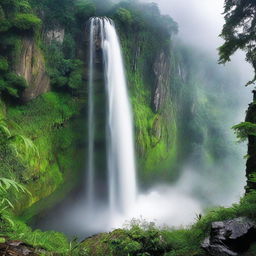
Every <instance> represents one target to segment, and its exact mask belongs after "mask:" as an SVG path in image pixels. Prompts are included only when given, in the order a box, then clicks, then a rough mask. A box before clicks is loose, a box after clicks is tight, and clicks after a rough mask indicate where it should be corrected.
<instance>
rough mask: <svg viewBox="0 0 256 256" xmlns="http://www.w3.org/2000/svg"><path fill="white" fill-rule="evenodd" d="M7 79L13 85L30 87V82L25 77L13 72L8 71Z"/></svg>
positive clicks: (21, 87)
mask: <svg viewBox="0 0 256 256" xmlns="http://www.w3.org/2000/svg"><path fill="white" fill-rule="evenodd" d="M6 81H7V83H8V84H9V85H10V86H11V87H15V88H20V89H23V88H26V87H28V84H27V82H26V80H25V79H24V77H23V76H20V75H17V74H15V73H13V72H11V73H8V74H7V75H6Z"/></svg>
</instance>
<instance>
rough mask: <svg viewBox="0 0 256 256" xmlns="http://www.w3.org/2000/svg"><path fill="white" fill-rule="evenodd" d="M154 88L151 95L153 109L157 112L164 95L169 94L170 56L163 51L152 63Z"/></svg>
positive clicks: (162, 102)
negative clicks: (154, 79)
mask: <svg viewBox="0 0 256 256" xmlns="http://www.w3.org/2000/svg"><path fill="white" fill-rule="evenodd" d="M154 74H155V78H156V81H155V90H154V96H153V104H154V110H155V111H156V112H158V111H159V110H160V109H161V107H162V106H163V104H164V102H165V99H166V97H168V96H169V94H168V88H169V84H170V76H171V68H170V57H169V56H167V55H166V54H165V53H164V52H163V51H162V52H160V54H159V55H158V56H157V59H156V61H155V64H154Z"/></svg>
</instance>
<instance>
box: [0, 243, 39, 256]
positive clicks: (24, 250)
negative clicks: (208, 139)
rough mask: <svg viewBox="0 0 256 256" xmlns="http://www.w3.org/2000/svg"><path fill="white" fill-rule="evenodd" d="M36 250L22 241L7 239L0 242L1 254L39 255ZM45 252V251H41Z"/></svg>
mask: <svg viewBox="0 0 256 256" xmlns="http://www.w3.org/2000/svg"><path fill="white" fill-rule="evenodd" d="M35 251H36V250H35V249H34V248H32V247H31V246H29V245H27V244H25V243H23V242H22V241H16V240H15V241H14V240H13V241H6V242H4V243H0V255H6V256H8V255H10V256H38V255H39V254H38V253H36V252H35ZM40 252H41V253H43V251H40Z"/></svg>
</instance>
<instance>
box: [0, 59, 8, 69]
mask: <svg viewBox="0 0 256 256" xmlns="http://www.w3.org/2000/svg"><path fill="white" fill-rule="evenodd" d="M8 68H9V65H8V61H7V59H6V58H3V57H0V71H7V70H8Z"/></svg>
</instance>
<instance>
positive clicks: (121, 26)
mask: <svg viewBox="0 0 256 256" xmlns="http://www.w3.org/2000/svg"><path fill="white" fill-rule="evenodd" d="M224 15H225V25H224V27H223V30H222V32H221V31H220V32H221V37H222V38H223V39H224V44H223V45H222V46H220V48H219V56H220V57H219V62H220V64H223V63H226V62H228V61H230V57H231V56H232V55H233V54H234V53H235V52H236V51H237V50H238V49H242V50H244V51H245V52H246V60H247V61H248V62H249V63H250V64H252V66H253V67H254V69H255V74H256V57H255V56H256V54H255V51H256V46H255V33H256V32H255V27H256V22H255V21H256V3H255V1H254V0H245V1H235V0H225V6H224ZM92 17H108V18H109V19H111V20H112V21H113V22H114V23H115V29H116V31H117V34H118V35H119V38H120V45H121V49H122V56H123V59H124V63H125V65H124V66H125V71H126V78H127V88H128V92H129V99H130V102H131V106H132V107H131V108H132V112H133V119H134V141H135V143H134V144H135V153H136V161H137V174H136V175H137V182H138V186H139V187H140V190H141V191H147V190H149V189H150V187H152V186H153V185H157V184H159V183H161V182H164V183H169V184H175V182H177V181H178V180H179V179H180V177H181V176H182V174H184V168H186V166H188V165H189V166H190V168H191V169H193V170H196V172H197V174H198V175H200V176H201V177H204V178H205V179H207V177H209V175H212V173H215V175H212V176H211V179H212V180H213V183H216V184H222V186H221V187H216V186H217V185H216V186H213V187H209V186H208V184H204V185H203V184H202V186H201V188H199V185H198V184H197V187H198V188H197V189H196V190H195V191H193V193H194V194H195V197H196V198H198V200H199V199H200V201H202V202H203V203H202V205H203V208H204V209H203V212H198V213H196V212H195V213H194V214H197V215H195V216H192V219H193V218H194V224H193V225H191V226H188V227H187V226H182V227H180V228H175V229H173V228H171V227H163V228H160V227H158V226H157V225H156V224H155V223H153V222H147V221H146V220H144V219H143V216H142V219H140V220H137V219H133V220H131V221H130V222H129V224H127V225H126V226H125V227H120V229H116V230H114V231H112V232H110V233H107V232H106V233H100V234H98V235H94V236H91V237H89V238H86V237H82V238H81V237H79V239H77V238H76V237H72V238H71V237H68V236H67V234H64V233H61V232H57V231H42V230H40V229H38V225H37V223H38V220H39V219H40V218H41V217H42V216H46V218H47V216H48V215H47V214H49V213H50V215H51V216H52V215H54V214H55V215H56V214H59V212H58V211H57V209H56V205H57V208H59V205H60V204H62V205H63V202H64V204H65V202H66V201H65V200H66V199H67V198H73V196H74V194H77V193H80V192H81V191H82V190H83V186H84V179H85V178H86V177H84V176H85V174H84V170H85V169H86V165H87V162H88V161H89V160H88V159H87V158H88V157H87V150H88V148H87V147H88V143H89V142H88V141H89V138H87V137H86V134H87V132H88V127H89V124H88V123H89V121H88V115H89V114H88V113H89V112H88V104H89V97H88V95H89V84H90V73H91V71H90V61H89V57H88V55H89V48H90V44H91V42H92V41H93V43H95V45H96V46H95V47H96V53H97V54H96V56H95V62H96V65H95V70H94V76H95V77H96V78H95V80H94V88H95V89H94V90H95V92H94V93H95V95H94V101H95V103H94V106H95V116H96V117H95V126H94V130H95V142H94V144H95V156H94V157H95V159H96V158H97V159H99V161H96V162H95V169H97V170H100V171H99V173H98V174H97V175H98V176H97V177H98V178H99V180H100V181H99V183H97V187H96V190H97V192H98V193H100V192H101V189H102V187H103V189H102V190H104V185H102V184H103V183H102V182H101V180H103V179H104V177H105V175H106V174H105V173H104V172H103V170H104V169H105V166H106V165H107V160H106V156H105V155H106V152H105V151H106V144H107V140H106V139H105V137H107V136H106V130H105V126H104V125H105V123H106V116H105V114H106V112H105V107H104V106H105V105H106V104H107V103H106V102H107V100H106V98H105V97H106V92H105V90H104V89H102V88H104V87H103V84H102V83H103V82H102V81H103V80H104V79H103V77H104V75H103V71H102V70H103V68H102V62H104V61H103V60H102V59H104V56H102V55H104V54H102V53H101V49H100V48H101V46H99V45H100V43H99V39H93V40H91V39H90V22H92V20H93V19H92ZM105 19H106V20H108V19H107V18H105ZM103 20H104V19H103ZM178 31H179V26H178V24H177V23H176V22H175V21H174V20H173V19H172V18H171V17H170V16H168V15H162V14H161V12H160V10H159V7H158V6H157V4H155V3H150V4H145V3H141V2H139V1H136V0H130V1H121V2H119V3H113V2H112V1H109V0H105V1H101V0H0V38H1V40H0V160H1V161H0V255H17V256H20V255H74V256H75V255H84V256H94V255H95V256H106V255H109V256H111V255H113V256H128V255H129V256H158V255H159V256H161V255H163V256H164V255H166V256H185V255H186V256H203V255H205V256H206V255H220V256H222V255H223V256H224V255H244V256H250V255H256V239H255V234H256V192H255V189H256V176H255V175H256V137H255V136H256V107H255V100H256V92H255V91H253V93H254V98H253V102H252V103H251V104H250V105H249V108H248V111H247V113H246V117H245V122H242V123H240V124H237V125H235V126H234V127H233V130H234V132H235V134H236V135H237V137H238V140H239V141H247V140H248V154H247V155H246V161H247V163H246V167H245V166H242V165H241V160H240V159H239V152H238V150H237V148H236V147H235V146H234V141H233V140H234V139H233V137H232V135H231V134H230V133H227V132H226V128H227V127H229V126H231V125H232V122H233V121H234V119H235V117H236V111H237V110H238V105H237V102H238V101H239V97H240V96H241V95H240V93H239V91H238V90H237V89H236V88H237V86H240V84H239V79H238V77H237V75H236V73H235V71H233V70H230V71H229V72H226V71H223V68H222V65H216V64H215V62H214V60H213V59H212V58H211V57H209V56H207V55H206V54H204V53H203V52H200V51H199V50H198V49H194V48H193V47H191V46H190V45H189V44H188V43H185V42H182V41H181V40H180V39H178V38H177V34H178V33H179V32H178ZM97 33H98V34H100V33H99V32H97ZM94 41H95V42H94ZM98 48H99V49H98ZM255 80H256V75H255V77H254V78H253V79H252V80H251V81H249V82H248V84H247V85H248V86H252V84H253V83H254V82H255ZM227 94H228V95H230V97H227ZM102 127H104V129H103V128H102ZM235 168H238V169H239V168H241V169H246V172H245V173H244V175H246V181H247V185H246V187H245V195H244V196H243V197H242V198H241V200H240V202H239V203H235V204H233V206H232V207H218V206H216V205H217V204H218V202H219V201H218V200H217V199H216V198H219V197H224V198H225V197H226V198H228V199H230V200H231V201H232V200H233V198H234V194H235V193H236V191H235V188H234V187H232V186H231V185H230V184H231V182H232V179H236V178H237V177H236V176H235V174H234V172H233V171H234V169H235ZM185 174H186V173H185ZM220 176H221V177H222V179H223V180H222V181H221V183H220V182H219V181H217V180H218V179H219V177H220ZM238 179H240V176H239V177H238ZM230 190H234V193H232V192H230ZM103 194H104V192H103ZM212 194H214V195H215V197H211V195H212ZM227 201H228V200H227ZM213 206H215V207H214V208H211V209H210V210H209V209H208V210H206V208H208V207H213ZM61 209H63V208H61ZM65 211H66V210H65ZM55 218H58V216H55ZM95 222H96V221H95ZM217 222H218V223H219V225H220V226H221V227H220V228H219V227H217V228H216V225H217V224H216V223H217ZM46 223H47V222H46ZM214 223H215V225H214ZM220 223H221V224H220ZM239 225H240V226H239ZM214 227H215V228H216V229H218V228H219V229H221V228H223V229H225V231H226V233H225V234H224V235H223V238H219V237H217V238H216V237H214V232H215V234H216V232H217V231H216V230H214ZM35 228H36V229H35ZM43 229H46V230H50V229H51V227H50V226H49V228H47V225H46V226H45V223H44V228H43ZM103 230H104V229H103ZM230 230H231V231H230ZM237 230H238V231H237ZM241 230H242V231H241ZM109 231H110V230H109ZM236 231H237V233H236ZM230 232H231V233H232V232H234V233H235V234H236V236H235V237H231V235H230ZM239 232H241V233H242V234H240V233H239ZM207 237H210V238H209V241H208V242H207V241H206V240H205V239H207ZM84 239H85V240H84ZM214 239H215V240H214ZM218 239H220V240H221V242H219V243H218V242H217V243H216V244H214V241H215V242H216V240H218Z"/></svg>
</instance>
